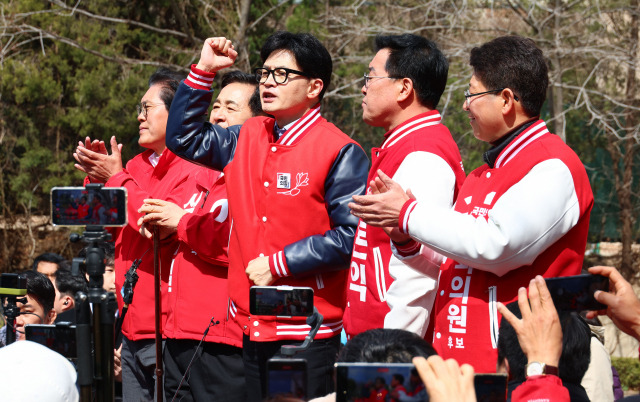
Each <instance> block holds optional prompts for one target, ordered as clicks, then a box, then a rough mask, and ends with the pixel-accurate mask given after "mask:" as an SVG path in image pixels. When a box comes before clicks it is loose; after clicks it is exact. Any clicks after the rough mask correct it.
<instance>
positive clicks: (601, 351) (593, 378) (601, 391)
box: [580, 312, 619, 402]
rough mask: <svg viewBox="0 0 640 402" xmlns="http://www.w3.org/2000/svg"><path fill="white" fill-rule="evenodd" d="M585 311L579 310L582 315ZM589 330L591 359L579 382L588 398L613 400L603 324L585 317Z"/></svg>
mask: <svg viewBox="0 0 640 402" xmlns="http://www.w3.org/2000/svg"><path fill="white" fill-rule="evenodd" d="M585 313H586V312H580V315H581V317H584V314H585ZM585 322H586V323H587V325H588V326H589V329H590V330H591V348H590V349H591V359H590V360H589V368H588V369H587V372H586V373H585V374H584V377H582V381H581V382H580V384H581V385H582V387H583V388H584V390H585V391H587V395H588V396H589V399H590V400H592V401H602V402H613V401H614V400H616V399H619V398H615V397H614V392H615V389H614V380H613V373H614V370H615V369H614V368H613V367H612V366H611V355H610V354H609V351H608V350H607V348H606V347H605V343H604V332H605V329H604V326H603V325H602V323H601V322H600V320H599V319H598V318H597V317H595V318H591V319H588V318H587V319H585Z"/></svg>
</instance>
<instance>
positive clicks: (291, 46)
mask: <svg viewBox="0 0 640 402" xmlns="http://www.w3.org/2000/svg"><path fill="white" fill-rule="evenodd" d="M276 50H288V51H289V52H291V54H293V57H294V58H295V59H296V63H297V64H298V67H299V68H300V70H301V71H302V72H304V73H306V74H308V75H309V76H310V77H311V78H320V79H321V80H322V83H323V87H322V91H320V96H319V97H318V100H322V97H323V96H324V93H325V92H326V90H327V88H329V84H331V72H332V70H333V62H332V61H331V55H330V54H329V51H327V49H326V48H325V47H324V46H323V45H322V43H320V41H319V40H318V39H317V38H316V37H315V36H313V35H311V34H308V33H297V34H294V33H291V32H286V31H278V32H276V33H274V34H273V35H271V36H269V37H268V38H267V40H266V42H265V43H264V45H262V49H261V50H260V58H261V59H262V62H263V63H264V62H265V61H266V60H267V58H269V56H270V55H271V53H273V52H275V51H276Z"/></svg>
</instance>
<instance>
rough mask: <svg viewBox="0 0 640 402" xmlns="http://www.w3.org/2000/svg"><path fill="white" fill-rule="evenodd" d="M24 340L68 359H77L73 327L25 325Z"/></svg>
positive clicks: (74, 329) (74, 327)
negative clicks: (35, 343)
mask: <svg viewBox="0 0 640 402" xmlns="http://www.w3.org/2000/svg"><path fill="white" fill-rule="evenodd" d="M24 331H25V338H26V339H27V340H28V341H33V342H37V343H39V344H41V345H44V346H46V347H48V348H49V349H51V350H53V351H55V352H58V353H60V354H61V355H62V356H64V357H66V358H68V359H76V358H77V357H78V353H77V347H76V326H75V325H46V324H27V325H25V326H24Z"/></svg>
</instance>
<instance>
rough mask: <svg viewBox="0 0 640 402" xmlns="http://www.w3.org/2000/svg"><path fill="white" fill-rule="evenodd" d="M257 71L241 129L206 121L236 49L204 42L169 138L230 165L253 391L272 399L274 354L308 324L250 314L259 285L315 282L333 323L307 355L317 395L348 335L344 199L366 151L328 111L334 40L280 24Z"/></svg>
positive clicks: (233, 253)
mask: <svg viewBox="0 0 640 402" xmlns="http://www.w3.org/2000/svg"><path fill="white" fill-rule="evenodd" d="M260 55H261V58H262V62H263V64H262V66H261V67H260V68H258V69H256V70H255V73H256V79H257V80H258V82H259V83H260V99H261V102H262V109H263V111H264V112H265V113H267V114H269V115H271V116H273V117H254V118H251V119H249V120H247V121H246V122H245V123H244V124H243V126H242V129H241V130H240V129H239V128H238V127H237V126H236V127H230V128H228V129H226V128H222V127H219V126H216V125H212V124H210V123H208V122H204V118H203V117H204V114H205V113H206V108H207V106H208V105H209V104H210V102H211V94H212V93H211V90H210V87H211V83H212V82H213V76H214V75H215V73H216V72H217V71H219V70H221V69H222V68H225V67H228V66H230V65H232V64H233V62H234V60H235V58H236V56H237V53H236V52H235V50H234V49H233V45H232V44H231V42H230V41H228V40H226V39H225V38H209V39H207V40H206V41H205V44H204V46H203V49H202V53H201V57H200V61H199V63H198V64H197V65H196V66H194V67H192V69H191V73H190V74H189V77H188V78H187V80H185V83H184V84H182V85H181V86H180V88H179V89H178V92H177V93H176V99H175V100H174V103H173V106H172V108H171V111H170V116H169V121H168V124H167V146H168V148H169V149H171V150H172V151H173V152H175V153H177V154H178V155H180V156H183V157H185V158H187V159H190V160H193V161H195V162H197V163H200V164H203V165H207V166H210V167H213V168H214V169H218V170H223V169H224V173H225V176H226V185H227V193H228V200H229V211H230V213H231V219H232V229H231V236H230V244H229V278H228V282H229V296H230V303H229V307H230V308H229V316H230V317H232V318H233V319H234V320H235V321H236V322H237V323H238V325H240V327H241V329H242V330H243V332H244V340H243V358H244V362H245V376H246V380H247V391H248V393H249V398H248V400H252V401H261V400H263V399H264V398H265V397H266V380H267V371H266V361H267V360H268V359H269V358H270V357H272V356H273V355H274V354H275V353H277V352H278V351H279V349H280V346H281V345H283V344H292V343H294V344H295V343H300V341H302V340H303V339H304V337H305V336H306V335H307V334H308V333H309V330H310V327H309V326H308V325H306V322H305V319H304V317H295V318H289V319H287V318H280V317H278V318H276V317H272V316H252V315H250V313H249V288H250V287H251V286H252V285H290V286H308V287H312V288H313V289H314V293H315V294H314V303H315V306H316V307H317V308H318V310H319V312H320V313H321V314H322V315H323V316H324V322H323V325H322V327H321V328H320V330H319V331H318V334H317V336H316V340H315V341H314V342H313V343H312V344H311V346H310V348H309V349H308V350H307V351H305V352H303V353H301V354H299V355H298V356H299V357H301V358H304V359H306V360H307V364H308V370H309V373H308V374H309V375H308V378H309V388H308V396H309V397H310V398H312V397H317V396H322V395H326V394H328V393H330V392H331V391H332V389H333V381H332V375H331V374H332V366H333V363H334V361H335V356H336V352H337V351H338V346H339V342H340V331H341V330H342V315H343V311H344V304H345V298H344V290H345V284H346V279H347V268H348V267H349V259H350V254H351V250H352V246H353V236H354V233H355V229H356V225H357V223H358V220H357V219H356V218H355V217H353V216H352V215H350V214H349V208H348V207H347V204H348V202H349V200H350V199H351V197H352V196H353V195H357V194H362V193H363V192H364V187H365V180H366V174H367V167H368V161H367V157H366V155H365V153H364V151H363V150H362V148H360V146H359V145H358V144H357V143H355V142H354V141H353V140H351V139H350V138H349V137H347V136H346V135H345V134H344V133H342V132H341V131H340V130H339V129H338V128H337V127H335V126H334V125H332V124H331V123H329V122H327V121H326V120H325V119H324V118H323V117H322V116H321V114H320V101H321V100H322V98H323V96H324V94H325V92H326V90H327V88H328V86H329V83H330V79H331V70H332V62H331V56H330V55H329V52H328V51H327V50H326V48H325V47H324V46H323V45H322V44H321V43H320V42H319V41H318V40H317V39H316V38H315V37H313V36H311V35H309V34H292V33H289V32H277V33H275V34H273V35H272V36H270V37H269V38H268V39H267V41H266V42H265V44H264V45H263V47H262V49H261V52H260Z"/></svg>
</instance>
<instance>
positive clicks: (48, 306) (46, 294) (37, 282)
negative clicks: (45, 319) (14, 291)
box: [21, 271, 56, 314]
mask: <svg viewBox="0 0 640 402" xmlns="http://www.w3.org/2000/svg"><path fill="white" fill-rule="evenodd" d="M21 275H24V276H25V277H26V278H27V294H28V295H29V297H31V298H32V299H34V300H35V301H37V302H38V303H40V304H41V305H42V308H43V310H44V313H45V314H48V313H49V311H51V310H52V309H53V302H54V301H55V299H56V290H55V289H54V288H53V283H51V281H50V280H49V278H47V277H46V276H45V275H44V274H41V273H40V272H37V271H25V272H23V273H22V274H21Z"/></svg>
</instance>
